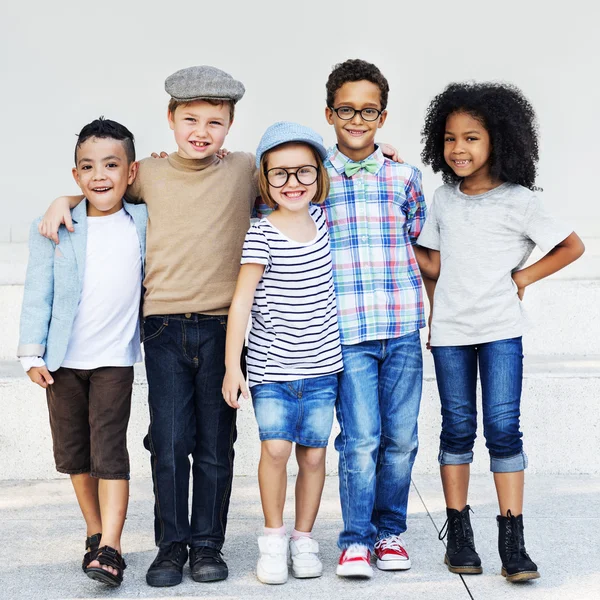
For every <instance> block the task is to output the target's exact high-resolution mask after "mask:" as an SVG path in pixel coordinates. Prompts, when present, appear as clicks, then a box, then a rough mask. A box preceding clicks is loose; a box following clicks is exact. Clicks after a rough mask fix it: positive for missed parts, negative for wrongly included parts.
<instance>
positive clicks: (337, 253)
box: [323, 146, 427, 344]
mask: <svg viewBox="0 0 600 600" xmlns="http://www.w3.org/2000/svg"><path fill="white" fill-rule="evenodd" d="M369 159H375V160H376V161H377V162H378V163H379V168H378V170H377V171H376V172H375V173H369V172H367V171H366V170H365V169H361V170H360V171H359V172H358V173H356V174H355V175H353V176H352V177H347V176H346V174H345V172H344V167H345V165H346V163H347V162H349V161H350V159H349V158H348V157H346V156H344V155H343V154H342V153H341V152H339V150H338V149H337V147H336V146H334V147H333V148H331V149H330V150H329V153H328V158H327V160H326V161H325V167H326V168H327V171H328V172H329V177H330V179H331V189H330V192H329V196H328V197H327V200H326V201H325V203H324V204H323V208H324V209H325V214H326V215H327V223H328V225H329V235H330V239H331V255H332V259H333V279H334V284H335V291H336V297H337V306H338V322H339V327H340V337H341V341H342V344H357V343H359V342H364V341H367V340H381V339H391V338H397V337H400V336H403V335H406V334H408V333H412V332H413V331H416V330H418V329H420V328H421V327H424V326H425V317H424V307H423V294H422V290H421V284H422V281H421V273H420V271H419V267H418V265H417V260H416V258H415V254H414V251H413V248H412V245H413V244H415V243H416V241H417V238H418V237H419V234H420V233H421V228H422V227H423V224H424V222H425V217H426V211H427V209H426V206H425V200H424V198H423V192H422V191H421V172H420V171H419V170H418V169H416V168H415V167H411V166H410V165H407V164H400V163H395V162H393V161H390V160H388V159H386V158H385V157H384V156H383V153H382V152H381V150H380V149H379V148H377V149H376V151H375V152H374V153H373V154H372V155H371V156H370V157H369ZM350 162H351V161H350Z"/></svg>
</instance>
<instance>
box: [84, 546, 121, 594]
mask: <svg viewBox="0 0 600 600" xmlns="http://www.w3.org/2000/svg"><path fill="white" fill-rule="evenodd" d="M93 560H97V561H98V562H99V563H100V565H101V566H100V567H87V568H86V569H85V572H86V575H87V576H88V577H89V578H90V579H94V580H95V581H100V582H101V583H105V584H106V585H110V586H111V587H119V586H120V585H121V582H122V581H123V571H124V570H125V569H126V568H127V565H126V564H125V560H124V558H123V557H122V556H121V555H120V554H119V551H118V550H115V549H114V548H111V547H110V546H102V548H99V549H98V551H97V553H96V556H95V557H94V559H93ZM102 565H104V566H105V567H112V568H113V569H116V571H117V574H116V575H113V574H112V573H110V572H109V571H106V570H105V569H103V568H102Z"/></svg>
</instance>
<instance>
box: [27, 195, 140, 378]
mask: <svg viewBox="0 0 600 600" xmlns="http://www.w3.org/2000/svg"><path fill="white" fill-rule="evenodd" d="M123 207H124V208H125V210H126V211H127V212H128V213H129V214H130V215H131V217H132V219H133V221H134V223H135V226H136V229H137V233H138V237H139V240H140V254H141V259H142V265H143V264H144V260H145V258H146V225H147V222H148V211H147V209H146V205H145V204H129V203H128V202H123ZM71 216H72V219H73V225H74V226H75V231H74V232H73V233H71V232H70V231H69V230H68V229H67V228H66V227H65V226H64V225H61V226H60V228H59V230H58V238H59V240H60V244H59V245H56V244H55V243H54V242H53V241H52V240H49V239H47V238H45V237H43V236H42V235H40V234H39V233H38V229H37V226H38V223H39V222H40V220H41V219H37V220H36V221H34V222H33V223H32V225H31V231H30V233H29V263H28V265H27V276H26V278H25V292H24V295H23V307H22V309H21V330H20V337H19V348H18V349H17V356H19V357H21V356H41V357H42V358H43V359H44V361H45V363H46V366H47V368H48V370H49V371H56V370H57V369H58V368H59V367H60V365H61V364H62V361H63V360H64V358H65V354H66V353H67V346H68V344H69V339H70V338H71V331H72V329H73V321H74V320H75V315H76V314H77V308H78V306H79V298H80V297H81V291H82V289H83V275H84V271H85V261H86V246H87V202H86V201H83V202H80V203H79V204H78V205H77V206H76V207H75V208H74V209H73V210H72V211H71ZM140 301H141V298H140Z"/></svg>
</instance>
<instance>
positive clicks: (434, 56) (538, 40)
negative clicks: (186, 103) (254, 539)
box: [0, 0, 600, 242]
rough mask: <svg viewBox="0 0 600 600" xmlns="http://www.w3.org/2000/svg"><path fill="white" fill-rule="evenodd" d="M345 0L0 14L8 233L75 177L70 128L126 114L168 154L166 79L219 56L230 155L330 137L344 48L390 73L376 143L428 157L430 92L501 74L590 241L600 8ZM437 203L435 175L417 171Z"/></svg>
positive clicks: (563, 207)
mask: <svg viewBox="0 0 600 600" xmlns="http://www.w3.org/2000/svg"><path fill="white" fill-rule="evenodd" d="M551 6H552V5H551V4H550V3H549V2H542V1H536V0H520V1H514V0H504V1H503V2H497V1H495V2H488V1H486V0H479V1H477V2H471V1H466V0H463V1H461V2H449V1H448V0H445V1H442V0H412V2H402V1H401V0H396V1H388V0H385V1H379V2H375V1H373V0H363V1H361V2H356V1H354V0H352V1H350V0H337V1H334V2H314V1H312V0H311V1H305V2H302V1H299V2H294V3H292V2H286V1H283V0H279V1H272V0H267V1H253V2H237V1H233V0H229V1H218V0H213V1H210V2H208V1H205V0H194V1H190V0H178V1H177V2H168V1H165V0H162V1H159V0H152V1H147V0H146V1H128V0H121V1H118V2H115V1H114V0H105V1H103V2H86V1H85V0H84V1H82V0H80V1H71V0H64V1H61V0H58V1H55V2H43V1H42V0H37V1H30V0H21V1H20V2H18V3H17V2H11V3H10V4H8V3H7V2H3V4H2V8H1V9H0V11H1V14H0V75H1V79H0V82H1V83H0V110H1V114H2V120H1V122H0V132H1V133H0V140H1V144H0V183H1V187H0V201H1V203H2V215H3V218H2V219H1V220H0V242H3V241H4V242H6V241H11V240H12V241H24V240H25V239H26V236H27V231H28V224H29V222H30V221H31V219H33V218H34V217H35V216H37V215H38V214H41V213H42V212H43V211H44V209H45V207H46V206H47V204H48V203H49V202H50V200H52V199H53V198H54V197H56V196H57V195H60V194H64V193H74V192H76V191H77V188H76V187H75V184H74V182H73V181H72V179H71V174H70V170H71V164H72V154H73V146H74V143H75V134H76V133H77V132H78V131H79V130H80V129H81V127H82V126H83V125H84V124H85V123H87V122H89V121H91V120H92V119H94V118H96V117H98V116H99V115H105V116H106V117H107V118H111V119H115V120H117V121H120V122H122V123H123V124H125V125H126V126H127V127H129V129H131V130H132V131H133V133H134V134H135V136H136V140H137V150H138V155H139V157H143V156H146V155H148V154H149V152H151V151H152V150H157V149H158V150H160V149H166V150H169V151H171V150H173V148H174V142H173V140H172V136H171V132H170V130H169V129H168V126H167V122H166V106H167V102H168V97H167V95H166V93H165V92H164V87H163V82H164V79H165V77H166V76H168V75H169V74H170V73H172V72H174V71H176V70H177V69H180V68H183V67H187V66H191V65H195V64H210V65H214V66H217V67H220V68H222V69H224V70H226V71H228V72H230V73H231V74H232V75H233V76H234V77H236V78H239V79H241V80H242V81H243V82H244V84H245V86H246V90H247V92H246V96H245V97H244V99H243V100H242V101H241V102H240V104H239V105H238V109H237V115H236V123H235V124H234V126H233V128H232V130H231V133H230V135H229V137H228V139H227V142H226V147H228V148H229V149H232V150H234V149H239V150H251V151H253V150H254V148H255V147H256V145H257V143H258V140H259V138H260V136H261V134H262V132H263V131H264V129H265V128H266V127H267V126H268V125H270V124H271V123H273V122H274V121H276V120H282V119H285V120H295V121H299V122H302V123H304V124H306V125H309V126H311V127H313V128H314V129H316V130H318V131H319V132H320V133H321V134H322V135H323V136H324V138H325V140H326V142H327V143H333V141H334V137H333V129H332V128H329V126H328V125H327V124H326V121H325V119H324V116H323V113H324V106H325V81H326V79H327V76H328V74H329V72H330V71H331V69H332V67H333V65H335V64H336V63H338V62H341V61H344V60H345V59H347V58H363V59H365V60H368V61H371V62H374V63H376V64H377V65H378V66H379V67H380V69H381V70H382V71H383V73H384V74H385V75H386V77H387V78H388V80H389V82H390V88H391V91H390V100H389V106H388V110H389V117H388V120H387V123H386V125H385V127H384V129H383V130H382V133H381V136H380V138H379V139H380V141H387V142H390V143H393V144H394V145H396V146H397V147H398V148H399V149H400V151H401V155H402V156H403V157H404V158H405V160H407V161H408V162H411V163H413V164H415V165H417V166H421V164H420V150H421V144H420V134H419V132H420V128H421V125H422V120H423V115H424V111H425V108H426V106H427V104H428V102H429V100H430V99H431V98H432V97H433V96H434V95H435V94H436V93H438V92H439V91H441V90H442V89H443V87H444V86H445V85H446V84H447V83H449V82H451V81H455V80H464V79H478V80H490V79H494V80H507V81H510V82H513V83H515V84H516V85H518V86H520V87H521V88H522V89H523V91H524V92H525V93H526V95H527V96H528V97H529V99H530V100H531V101H532V103H533V105H534V107H535V108H536V109H537V113H538V117H539V122H540V127H541V140H542V141H541V161H540V164H539V177H538V181H537V183H538V185H540V186H541V187H543V188H544V189H545V193H544V196H545V198H546V200H547V202H548V203H549V204H550V205H551V206H552V207H553V208H554V210H555V211H556V212H557V213H559V214H561V215H564V218H565V219H567V220H569V221H571V222H573V223H574V225H575V226H576V228H577V230H578V231H579V232H580V233H581V234H582V235H584V236H593V235H600V225H599V224H600V201H599V200H600V199H599V198H598V196H599V194H598V178H597V174H598V171H599V170H600V160H599V159H600V152H599V150H598V145H599V143H600V118H599V116H598V115H599V109H600V82H599V73H600V68H599V67H600V59H599V57H600V44H599V37H600V34H599V33H598V31H597V25H598V22H600V8H599V6H600V4H599V3H598V2H597V1H596V0H588V1H583V0H571V1H570V2H568V3H560V4H557V5H556V8H551ZM424 182H425V191H426V194H427V196H428V197H431V194H432V192H433V190H434V189H435V187H437V186H438V185H439V184H440V180H439V179H438V178H437V177H436V176H434V175H433V174H432V173H431V171H430V170H429V169H426V170H424Z"/></svg>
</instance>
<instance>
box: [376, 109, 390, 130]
mask: <svg viewBox="0 0 600 600" xmlns="http://www.w3.org/2000/svg"><path fill="white" fill-rule="evenodd" d="M387 114H388V113H387V110H384V111H383V112H382V113H381V114H380V115H379V123H378V124H377V129H380V128H381V127H383V124H384V123H385V120H386V119H387Z"/></svg>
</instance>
